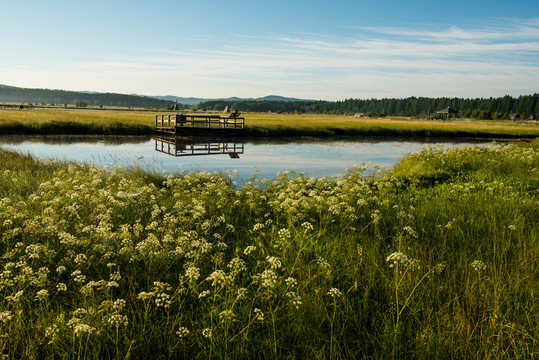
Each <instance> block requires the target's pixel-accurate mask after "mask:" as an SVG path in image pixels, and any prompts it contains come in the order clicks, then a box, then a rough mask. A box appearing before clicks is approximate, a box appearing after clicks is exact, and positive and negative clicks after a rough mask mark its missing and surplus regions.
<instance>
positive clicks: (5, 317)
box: [0, 310, 13, 324]
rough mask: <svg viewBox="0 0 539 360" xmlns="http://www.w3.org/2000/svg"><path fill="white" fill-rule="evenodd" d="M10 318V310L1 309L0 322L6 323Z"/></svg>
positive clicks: (11, 316)
mask: <svg viewBox="0 0 539 360" xmlns="http://www.w3.org/2000/svg"><path fill="white" fill-rule="evenodd" d="M11 318H13V315H11V311H9V310H8V311H3V312H0V322H2V323H3V324H6V323H7V322H8V321H9V320H11Z"/></svg>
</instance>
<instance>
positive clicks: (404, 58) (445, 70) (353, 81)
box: [0, 18, 539, 99]
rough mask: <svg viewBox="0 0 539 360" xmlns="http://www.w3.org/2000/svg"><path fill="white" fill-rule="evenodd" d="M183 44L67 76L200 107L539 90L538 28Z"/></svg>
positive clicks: (533, 24) (521, 24) (100, 60)
mask: <svg viewBox="0 0 539 360" xmlns="http://www.w3.org/2000/svg"><path fill="white" fill-rule="evenodd" d="M184 40H185V39H184ZM184 43H185V44H189V45H185V46H183V47H182V48H179V49H178V50H170V49H152V51H151V53H150V52H146V53H140V52H139V53H138V54H137V55H131V56H129V57H126V56H122V55H121V54H117V55H116V56H110V55H108V56H106V57H105V56H99V55H96V56H95V57H93V58H90V59H88V60H87V61H85V62H83V63H79V64H77V65H76V66H73V65H70V66H69V67H68V68H69V71H71V72H72V73H73V74H76V76H77V78H78V79H81V78H82V79H83V80H84V83H85V84H88V85H86V86H87V87H88V88H90V86H92V84H98V83H101V84H104V83H107V82H108V83H112V82H114V83H115V84H116V86H115V87H114V86H112V88H114V89H116V90H115V91H123V92H141V91H145V92H146V93H148V92H150V93H153V94H163V93H169V94H171V93H172V94H176V95H183V96H190V95H193V96H208V97H211V96H230V95H238V96H253V95H267V94H270V93H278V94H282V95H289V96H297V97H310V98H320V99H342V98H346V97H404V96H412V95H418V96H419V95H421V96H466V97H475V96H500V95H504V94H507V93H509V94H513V95H519V94H522V93H528V92H534V91H536V90H537V84H539V18H534V19H530V20H526V21H522V20H519V21H511V20H504V21H497V22H495V23H491V24H487V25H484V26H482V27H477V26H476V27H464V26H462V25H461V26H449V27H446V28H440V29H432V28H431V29H425V30H418V29H408V28H390V27H375V28H373V27H371V28H365V27H361V28H356V29H355V30H354V32H353V34H351V35H349V36H328V35H317V34H295V35H294V36H290V35H278V34H271V35H268V36H264V37H260V36H236V37H234V38H231V39H230V40H229V42H223V43H219V44H213V43H211V42H197V41H196V39H194V40H193V41H188V39H186V41H184ZM11 70H12V71H11V73H12V74H15V73H16V69H11ZM25 71H28V69H25ZM64 71H66V69H64ZM5 75H7V74H4V73H3V72H2V71H1V70H0V76H2V77H4V76H5ZM96 75H97V76H96ZM127 88H129V89H131V90H130V91H126V90H127Z"/></svg>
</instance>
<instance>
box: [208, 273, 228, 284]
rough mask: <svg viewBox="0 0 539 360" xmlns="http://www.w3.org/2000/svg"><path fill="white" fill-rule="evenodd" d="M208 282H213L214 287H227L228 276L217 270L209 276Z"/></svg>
mask: <svg viewBox="0 0 539 360" xmlns="http://www.w3.org/2000/svg"><path fill="white" fill-rule="evenodd" d="M206 280H207V281H211V282H212V283H211V285H212V286H221V287H222V286H225V285H226V284H227V283H228V280H229V278H228V276H227V275H226V273H225V272H224V271H223V270H215V271H214V272H212V273H211V274H210V276H208V278H207V279H206Z"/></svg>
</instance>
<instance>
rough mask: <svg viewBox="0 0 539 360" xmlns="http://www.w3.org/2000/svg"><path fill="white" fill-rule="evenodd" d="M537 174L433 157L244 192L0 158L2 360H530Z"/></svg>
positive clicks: (490, 161)
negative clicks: (262, 359) (384, 168)
mask: <svg viewBox="0 0 539 360" xmlns="http://www.w3.org/2000/svg"><path fill="white" fill-rule="evenodd" d="M538 169H539V152H538V147H537V143H534V144H518V145H512V146H493V147H491V148H477V147H471V148H463V149H454V150H450V151H444V150H441V149H426V150H424V151H422V152H420V153H418V154H414V155H410V156H409V157H407V158H405V159H404V160H403V161H402V162H401V163H400V164H398V165H397V166H396V167H395V169H394V170H392V171H390V172H387V173H384V172H383V171H381V172H379V173H377V175H374V176H373V175H367V174H368V173H369V174H370V173H372V172H370V171H367V170H369V169H368V166H366V165H361V164H358V166H357V167H354V168H351V169H348V170H347V172H346V174H345V175H343V176H340V177H336V178H308V177H304V176H300V175H297V174H294V173H292V172H284V173H280V174H278V175H277V178H276V180H271V181H270V180H266V179H258V178H257V173H254V174H252V176H251V178H250V179H249V180H247V184H246V185H245V186H244V187H243V188H241V189H236V188H234V187H233V186H231V177H232V174H229V175H226V174H225V175H223V174H219V173H208V172H201V173H194V172H181V173H173V174H169V175H163V174H161V175H160V174H157V173H147V172H145V171H142V170H141V169H139V168H122V167H116V168H98V167H94V166H90V165H83V164H74V163H62V162H55V161H52V162H51V161H46V162H44V161H36V160H34V159H32V158H31V157H29V156H24V155H19V154H14V153H10V152H6V151H0V181H1V184H2V185H1V187H0V238H1V242H0V254H1V255H2V256H1V258H0V354H2V355H5V356H7V358H29V359H32V358H34V359H43V358H127V357H132V358H154V359H155V358H213V357H215V358H260V357H266V358H309V357H313V358H419V359H433V358H442V359H445V358H496V359H505V358H507V359H514V358H535V357H537V356H538V355H539V338H538V334H539V315H538V314H539V272H538V267H537V264H538V263H539V242H538V235H539V224H538V222H537V218H538V215H539V174H538ZM374 170H376V169H374Z"/></svg>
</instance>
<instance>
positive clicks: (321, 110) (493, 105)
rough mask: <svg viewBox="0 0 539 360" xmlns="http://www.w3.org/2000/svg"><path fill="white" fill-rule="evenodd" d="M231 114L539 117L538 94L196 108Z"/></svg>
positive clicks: (208, 104)
mask: <svg viewBox="0 0 539 360" xmlns="http://www.w3.org/2000/svg"><path fill="white" fill-rule="evenodd" d="M225 106H229V109H231V110H235V109H237V110H239V111H254V112H277V113H279V112H287V113H318V114H353V113H363V114H365V115H366V116H369V115H373V116H385V115H388V116H412V117H429V116H432V115H435V114H436V112H437V111H439V110H442V109H445V108H447V107H451V108H452V109H455V110H457V111H458V114H457V116H458V117H465V118H476V119H484V120H489V119H509V118H510V116H511V114H519V115H520V117H522V118H524V117H525V118H528V116H529V115H531V114H539V94H533V95H522V96H519V97H517V98H515V97H512V96H509V95H506V96H503V97H498V98H493V97H490V98H476V99H464V98H448V97H442V98H427V97H409V98H403V99H367V100H362V99H346V100H342V101H260V100H240V101H226V100H212V101H204V102H201V103H199V104H198V105H197V110H221V111H222V110H223V109H224V108H225Z"/></svg>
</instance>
